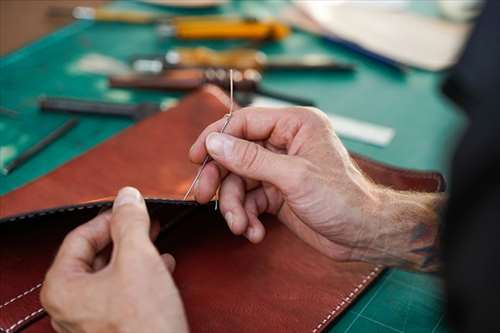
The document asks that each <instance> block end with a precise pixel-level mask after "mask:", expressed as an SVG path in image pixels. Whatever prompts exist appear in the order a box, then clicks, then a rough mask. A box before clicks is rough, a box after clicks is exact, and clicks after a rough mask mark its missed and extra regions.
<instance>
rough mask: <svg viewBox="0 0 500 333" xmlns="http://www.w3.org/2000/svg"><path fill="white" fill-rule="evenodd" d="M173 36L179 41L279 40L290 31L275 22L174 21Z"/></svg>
mask: <svg viewBox="0 0 500 333" xmlns="http://www.w3.org/2000/svg"><path fill="white" fill-rule="evenodd" d="M173 27H174V29H175V36H176V37H177V38H180V39H252V40H266V39H267V40H281V39H283V38H285V37H286V36H288V34H289V33H290V29H289V28H288V27H287V26H286V25H284V24H282V23H280V22H277V21H257V20H247V19H233V20H229V19H228V20H220V19H218V20H214V19H207V20H203V19H200V20H177V21H176V20H174V21H173Z"/></svg>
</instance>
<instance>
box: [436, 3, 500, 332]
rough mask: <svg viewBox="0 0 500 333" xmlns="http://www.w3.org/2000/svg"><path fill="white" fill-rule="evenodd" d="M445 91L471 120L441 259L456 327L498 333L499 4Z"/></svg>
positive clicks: (481, 21) (454, 179)
mask: <svg viewBox="0 0 500 333" xmlns="http://www.w3.org/2000/svg"><path fill="white" fill-rule="evenodd" d="M443 90H444V92H445V94H446V95H447V96H449V97H450V98H451V99H452V100H453V101H454V102H455V103H456V104H457V105H458V106H460V108H461V109H463V110H464V111H465V112H466V113H467V115H468V117H469V125H468V128H467V130H466V132H465V134H464V136H463V138H462V140H461V141H460V143H459V145H458V147H457V150H456V153H455V156H454V159H453V164H452V172H451V181H450V198H449V203H448V207H447V209H446V212H445V220H444V231H443V239H442V242H443V264H444V271H443V273H444V279H445V285H446V294H447V318H448V320H449V322H450V324H451V325H452V327H453V328H455V329H456V330H457V331H458V332H500V1H499V0H490V1H489V2H488V3H487V4H485V7H484V8H483V12H482V14H481V16H480V17H479V18H478V20H477V22H476V24H475V27H474V30H473V32H472V34H471V36H470V39H469V42H468V44H467V46H466V48H465V50H464V52H463V54H462V56H461V59H460V60H459V62H458V64H457V65H456V66H455V68H454V69H453V71H452V73H451V74H450V77H449V78H448V80H447V81H446V83H445V85H444V87H443Z"/></svg>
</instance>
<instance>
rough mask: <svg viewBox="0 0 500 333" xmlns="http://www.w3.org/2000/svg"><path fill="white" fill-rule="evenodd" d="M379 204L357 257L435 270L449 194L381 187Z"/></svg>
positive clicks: (354, 252) (384, 263) (410, 267)
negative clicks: (441, 214)
mask: <svg viewBox="0 0 500 333" xmlns="http://www.w3.org/2000/svg"><path fill="white" fill-rule="evenodd" d="M376 191H377V198H378V199H377V204H376V205H377V206H378V207H375V208H374V209H373V216H372V217H371V218H370V219H369V220H367V221H366V223H365V225H366V231H365V232H367V234H368V235H369V236H368V237H367V238H366V240H365V242H364V244H360V245H361V246H360V247H358V248H356V249H355V250H353V253H352V255H353V258H355V259H358V260H363V261H368V262H374V263H379V264H383V265H387V266H396V267H401V268H405V269H411V270H417V271H425V272H432V271H436V270H438V269H439V267H440V262H439V229H440V228H439V211H440V208H441V207H442V205H443V204H444V202H445V201H446V195H444V194H440V193H416V192H400V191H394V190H390V189H387V188H377V190H376Z"/></svg>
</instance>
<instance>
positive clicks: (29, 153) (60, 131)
mask: <svg viewBox="0 0 500 333" xmlns="http://www.w3.org/2000/svg"><path fill="white" fill-rule="evenodd" d="M78 123H79V120H78V119H77V118H73V119H70V120H68V121H66V122H65V123H64V124H63V125H62V126H61V127H59V128H57V129H56V130H55V131H53V132H52V133H50V134H49V135H47V136H46V137H45V138H43V139H42V140H40V141H39V142H37V143H36V144H34V145H33V146H31V147H29V148H28V149H26V150H25V151H23V152H22V153H21V154H20V155H19V156H18V157H17V158H16V159H14V160H13V161H12V162H10V163H9V164H7V166H5V167H4V168H3V170H2V171H3V173H4V174H8V173H10V172H11V171H12V170H14V169H15V168H17V167H18V166H20V165H21V164H23V163H24V162H26V161H27V160H29V159H30V158H31V157H33V156H34V155H36V154H37V153H38V152H40V151H42V150H43V149H45V148H46V147H47V146H49V145H50V144H51V143H52V142H54V141H56V140H57V139H59V138H60V137H61V136H63V135H64V134H66V133H67V132H69V131H70V130H71V129H72V128H73V127H75V126H76V125H78Z"/></svg>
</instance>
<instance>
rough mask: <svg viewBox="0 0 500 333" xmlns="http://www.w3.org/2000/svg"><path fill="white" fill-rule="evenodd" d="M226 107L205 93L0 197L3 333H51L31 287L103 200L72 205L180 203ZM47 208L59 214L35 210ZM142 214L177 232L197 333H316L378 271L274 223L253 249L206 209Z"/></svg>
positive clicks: (409, 182)
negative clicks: (132, 197)
mask: <svg viewBox="0 0 500 333" xmlns="http://www.w3.org/2000/svg"><path fill="white" fill-rule="evenodd" d="M227 106H228V99H227V96H226V95H225V94H224V93H223V92H222V91H220V90H219V89H217V88H214V87H205V88H203V89H202V90H200V91H198V92H196V93H194V94H192V95H190V96H188V97H186V98H185V99H183V100H182V101H181V102H180V103H179V104H178V105H177V106H175V107H173V108H171V109H169V111H166V112H162V113H160V114H158V115H155V116H153V117H151V118H148V119H146V120H144V121H142V122H140V123H138V124H137V125H135V126H133V127H131V128H129V129H127V130H125V131H123V132H122V133H120V134H118V135H116V136H115V137H113V138H111V139H110V140H108V141H106V142H105V143H103V144H101V145H99V146H97V147H95V148H94V149H92V150H90V151H89V152H88V153H86V154H84V155H82V156H80V157H78V158H76V159H74V160H72V161H70V162H68V163H67V164H65V165H64V166H62V167H60V168H58V169H56V170H54V171H53V172H51V173H49V174H47V175H46V176H44V177H42V178H39V179H37V180H35V181H33V182H31V183H29V184H27V185H26V186H24V187H21V188H19V189H17V190H15V191H13V192H11V193H8V194H7V195H5V196H3V197H1V198H0V200H1V201H0V219H1V220H0V332H2V331H3V332H9V333H10V332H17V331H19V330H23V332H24V331H25V332H51V331H52V330H51V329H50V324H49V320H48V318H47V316H43V310H41V306H40V302H39V300H38V297H39V289H40V288H39V283H40V282H41V281H42V280H43V276H44V274H45V271H46V270H47V268H48V266H49V265H50V262H51V260H52V258H53V255H54V254H55V252H56V251H57V248H58V246H59V244H60V242H61V241H62V239H63V238H64V236H65V235H66V233H67V232H68V231H70V230H71V229H72V228H74V227H75V226H77V225H78V224H80V223H83V222H84V221H86V220H88V219H90V218H91V217H93V216H95V214H97V213H98V212H99V210H100V209H101V206H103V205H108V206H109V205H110V202H109V201H108V202H104V203H103V202H90V203H87V204H83V205H79V206H76V207H75V206H72V205H73V204H75V203H81V202H89V201H92V200H95V199H98V198H104V197H109V196H113V195H114V194H115V193H116V192H117V190H118V189H119V188H121V187H123V186H124V185H132V186H136V187H138V188H139V189H140V190H141V191H142V192H143V194H145V195H146V196H148V197H160V198H169V199H179V198H181V197H182V196H183V194H184V193H185V191H186V189H187V187H188V186H189V185H190V183H191V181H192V179H193V177H194V175H195V172H196V166H194V165H192V164H191V163H190V162H189V161H188V159H187V152H188V150H189V148H190V145H191V143H192V142H193V141H194V139H195V138H196V137H197V135H198V134H199V133H200V132H201V130H202V129H203V128H204V127H205V126H206V125H208V124H209V123H211V122H213V121H215V120H217V119H219V118H220V117H222V115H223V114H224V113H225V112H226V111H227ZM356 160H357V161H358V165H359V166H360V168H361V169H362V170H363V171H364V172H365V173H366V174H367V175H369V176H370V177H371V178H372V179H373V180H374V181H376V182H378V183H381V184H385V185H387V186H392V187H394V188H397V189H401V190H404V189H412V190H416V191H439V190H442V189H443V188H444V182H443V179H442V177H441V176H440V175H438V174H435V173H419V172H410V171H405V170H399V169H395V168H390V167H387V166H383V165H380V164H377V163H375V162H371V161H368V160H365V159H362V158H360V157H356ZM60 206H68V207H60ZM47 207H58V208H56V209H54V210H49V211H42V212H33V211H37V210H41V209H46V208H47ZM148 207H149V208H150V213H151V214H152V215H154V216H155V217H156V218H157V219H159V220H160V222H161V223H162V224H164V225H165V224H168V223H172V225H174V226H173V227H172V226H171V227H170V228H169V229H168V230H166V231H165V232H164V233H162V235H161V236H160V238H159V239H158V240H157V246H158V248H159V249H160V251H161V252H165V251H168V252H171V253H172V254H173V255H174V256H175V257H176V259H177V267H176V271H175V273H174V278H175V280H176V282H177V285H178V287H179V289H180V292H181V294H182V297H183V300H184V304H185V307H186V311H187V314H188V318H189V324H190V327H191V330H192V331H193V332H214V331H217V332H233V331H241V332H254V331H265V332H267V331H291V332H303V331H312V332H317V331H320V330H322V329H324V328H325V327H326V325H327V324H328V323H329V322H331V321H332V320H333V319H334V318H336V317H337V316H338V315H339V314H340V313H341V312H342V310H344V309H345V308H346V307H347V306H348V305H349V304H350V303H351V302H352V301H353V300H354V299H355V298H356V297H357V296H358V295H359V294H360V293H361V291H362V290H364V289H365V288H366V287H367V286H368V285H369V284H370V282H371V281H373V279H374V278H375V277H376V276H377V275H378V274H379V273H380V271H381V267H376V266H374V265H370V264H366V263H339V262H335V261H333V260H331V259H329V258H327V257H325V256H323V255H322V254H320V253H319V252H317V251H316V250H314V249H312V248H310V247H309V246H307V245H306V244H305V243H303V242H302V241H301V240H299V239H298V238H297V237H295V236H294V235H293V234H292V233H291V232H289V231H288V230H287V229H286V228H285V227H284V226H283V225H281V224H280V223H279V222H278V221H276V220H275V219H274V218H273V217H271V216H266V217H265V224H266V228H267V235H266V238H265V240H264V242H262V243H261V244H258V245H252V244H250V243H249V242H248V241H247V240H245V239H244V238H242V237H236V236H234V235H232V234H231V233H230V232H229V231H228V228H227V227H226V226H225V224H224V221H223V220H222V218H221V217H220V215H219V213H218V212H215V211H214V210H213V207H211V206H199V205H196V204H194V203H192V202H182V201H170V202H165V201H161V200H160V201H158V200H156V201H155V200H148ZM25 212H30V213H27V214H24V213H25ZM14 215H17V217H15V218H9V217H11V216H14ZM174 221H175V224H174Z"/></svg>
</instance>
